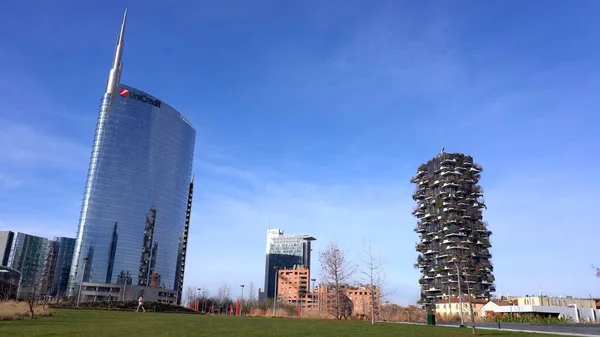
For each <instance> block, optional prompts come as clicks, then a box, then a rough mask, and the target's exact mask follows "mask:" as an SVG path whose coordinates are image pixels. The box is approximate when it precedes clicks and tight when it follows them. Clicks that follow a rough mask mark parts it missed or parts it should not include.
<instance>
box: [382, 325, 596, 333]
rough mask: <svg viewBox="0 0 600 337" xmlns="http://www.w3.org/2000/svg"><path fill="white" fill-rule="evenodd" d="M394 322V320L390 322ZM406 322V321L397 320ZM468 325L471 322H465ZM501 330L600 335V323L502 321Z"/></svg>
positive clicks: (493, 326)
mask: <svg viewBox="0 0 600 337" xmlns="http://www.w3.org/2000/svg"><path fill="white" fill-rule="evenodd" d="M390 323H394V322H390ZM397 323H404V322H397ZM405 324H425V323H405ZM465 324H466V325H467V327H469V323H468V322H465ZM437 325H439V326H451V327H458V326H459V324H458V323H440V324H437ZM475 326H476V327H478V328H482V329H493V330H498V323H483V322H479V323H476V324H475ZM500 329H501V330H507V331H523V332H537V333H550V334H556V335H565V336H600V324H529V323H500Z"/></svg>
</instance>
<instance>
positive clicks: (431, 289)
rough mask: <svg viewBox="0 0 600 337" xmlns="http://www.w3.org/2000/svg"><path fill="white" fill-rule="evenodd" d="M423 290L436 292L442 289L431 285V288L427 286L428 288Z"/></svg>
mask: <svg viewBox="0 0 600 337" xmlns="http://www.w3.org/2000/svg"><path fill="white" fill-rule="evenodd" d="M425 291H426V292H436V291H442V289H438V288H436V287H431V288H429V289H427V290H425Z"/></svg>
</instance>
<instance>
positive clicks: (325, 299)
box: [315, 284, 381, 317]
mask: <svg viewBox="0 0 600 337" xmlns="http://www.w3.org/2000/svg"><path fill="white" fill-rule="evenodd" d="M315 288H316V289H315V293H316V295H317V296H316V297H317V301H318V302H317V303H316V306H317V308H318V310H319V311H322V312H329V313H332V314H334V312H335V311H337V307H336V301H337V297H336V295H335V290H334V288H333V287H332V286H331V285H329V286H327V285H325V284H321V285H319V286H318V287H315ZM340 290H341V291H340V292H341V294H340V299H339V300H340V302H341V307H342V309H343V311H344V312H345V313H346V314H347V315H352V316H362V315H366V316H368V317H370V316H371V303H372V302H371V300H372V299H374V300H375V315H376V316H377V315H378V314H379V311H380V308H381V293H380V290H379V289H377V288H373V294H372V295H371V289H370V287H369V286H365V285H359V286H352V285H343V286H342V287H341V289H340Z"/></svg>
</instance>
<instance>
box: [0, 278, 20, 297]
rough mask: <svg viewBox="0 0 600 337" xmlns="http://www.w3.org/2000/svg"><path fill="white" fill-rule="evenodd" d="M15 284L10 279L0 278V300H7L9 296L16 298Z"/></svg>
mask: <svg viewBox="0 0 600 337" xmlns="http://www.w3.org/2000/svg"><path fill="white" fill-rule="evenodd" d="M17 288H18V287H17V285H16V284H14V283H13V282H11V281H2V280H0V301H4V302H8V301H9V300H10V299H11V298H13V297H14V298H15V299H16V298H17Z"/></svg>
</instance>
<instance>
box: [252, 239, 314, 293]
mask: <svg viewBox="0 0 600 337" xmlns="http://www.w3.org/2000/svg"><path fill="white" fill-rule="evenodd" d="M314 240H316V239H315V238H314V237H312V236H310V235H284V234H283V231H282V230H281V229H269V230H268V231H267V255H266V262H265V287H264V290H263V291H261V292H259V298H260V300H264V299H267V298H273V296H275V285H276V283H277V280H276V278H277V275H278V271H279V270H281V269H290V268H294V267H296V266H303V267H304V268H307V269H310V258H311V242H312V241H314Z"/></svg>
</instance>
